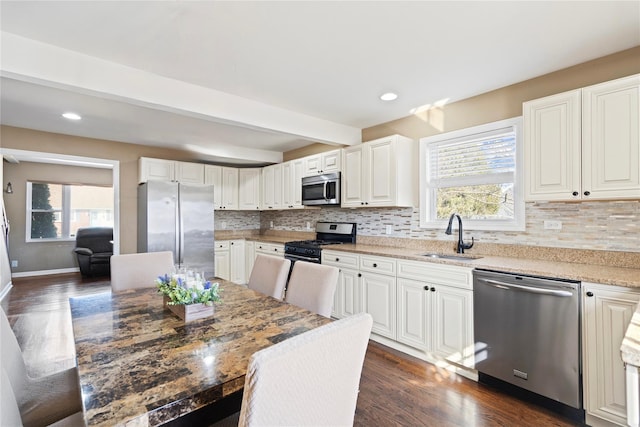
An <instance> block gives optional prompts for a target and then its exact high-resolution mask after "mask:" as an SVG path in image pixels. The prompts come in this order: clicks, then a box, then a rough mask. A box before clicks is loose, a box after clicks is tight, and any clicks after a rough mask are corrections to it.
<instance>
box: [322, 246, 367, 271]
mask: <svg viewBox="0 0 640 427" xmlns="http://www.w3.org/2000/svg"><path fill="white" fill-rule="evenodd" d="M322 263H323V264H325V265H333V266H335V267H338V268H351V269H355V270H357V269H358V265H359V257H358V255H356V254H351V253H347V252H335V251H322Z"/></svg>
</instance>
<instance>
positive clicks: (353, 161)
mask: <svg viewBox="0 0 640 427" xmlns="http://www.w3.org/2000/svg"><path fill="white" fill-rule="evenodd" d="M343 156H344V159H343V160H344V162H343V163H344V168H343V170H342V194H341V206H342V207H345V208H349V207H360V206H363V205H364V194H363V191H364V188H363V181H362V179H363V173H364V171H363V167H364V164H363V160H364V159H363V145H362V144H360V145H358V146H355V147H349V148H345V149H344V150H343Z"/></svg>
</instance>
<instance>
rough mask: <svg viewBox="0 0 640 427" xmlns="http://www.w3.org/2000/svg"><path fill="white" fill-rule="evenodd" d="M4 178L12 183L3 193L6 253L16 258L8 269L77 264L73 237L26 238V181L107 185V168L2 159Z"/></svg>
mask: <svg viewBox="0 0 640 427" xmlns="http://www.w3.org/2000/svg"><path fill="white" fill-rule="evenodd" d="M4 180H5V182H10V183H11V185H12V187H13V193H12V194H6V193H5V197H4V202H5V206H6V210H7V216H8V218H9V222H10V225H11V233H10V235H9V256H10V258H11V259H12V260H17V261H18V267H17V268H13V269H12V271H13V272H14V273H18V272H23V271H34V270H54V269H64V268H74V267H77V266H78V264H77V262H76V259H75V256H74V255H73V252H72V251H73V248H74V247H75V242H73V241H72V242H67V241H64V242H63V241H60V242H28V243H27V242H26V203H27V201H26V194H27V181H43V182H57V183H74V184H88V185H111V182H112V173H111V170H110V169H92V168H83V167H75V166H63V165H53V164H44V163H30V162H20V163H18V164H11V163H6V164H5V165H4Z"/></svg>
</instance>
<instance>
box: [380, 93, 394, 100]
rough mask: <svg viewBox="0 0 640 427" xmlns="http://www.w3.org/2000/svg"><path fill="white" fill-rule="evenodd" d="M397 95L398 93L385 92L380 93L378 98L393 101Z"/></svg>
mask: <svg viewBox="0 0 640 427" xmlns="http://www.w3.org/2000/svg"><path fill="white" fill-rule="evenodd" d="M397 97H398V95H397V94H395V93H393V92H387V93H383V94H382V95H380V99H382V100H383V101H393V100H394V99H396V98H397Z"/></svg>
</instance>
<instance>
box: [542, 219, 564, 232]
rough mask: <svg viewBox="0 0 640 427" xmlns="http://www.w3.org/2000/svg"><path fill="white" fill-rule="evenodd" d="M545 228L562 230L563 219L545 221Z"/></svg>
mask: <svg viewBox="0 0 640 427" xmlns="http://www.w3.org/2000/svg"><path fill="white" fill-rule="evenodd" d="M544 229H545V230H562V221H551V220H545V221H544Z"/></svg>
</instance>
